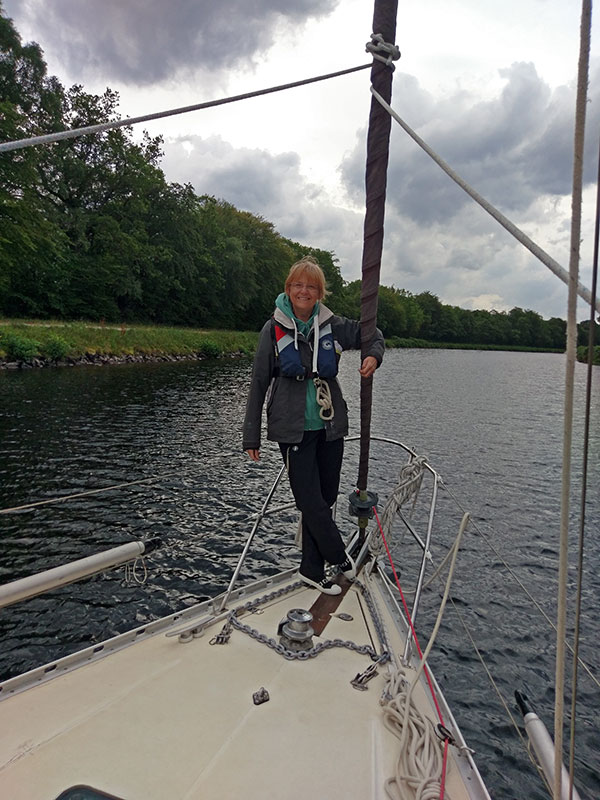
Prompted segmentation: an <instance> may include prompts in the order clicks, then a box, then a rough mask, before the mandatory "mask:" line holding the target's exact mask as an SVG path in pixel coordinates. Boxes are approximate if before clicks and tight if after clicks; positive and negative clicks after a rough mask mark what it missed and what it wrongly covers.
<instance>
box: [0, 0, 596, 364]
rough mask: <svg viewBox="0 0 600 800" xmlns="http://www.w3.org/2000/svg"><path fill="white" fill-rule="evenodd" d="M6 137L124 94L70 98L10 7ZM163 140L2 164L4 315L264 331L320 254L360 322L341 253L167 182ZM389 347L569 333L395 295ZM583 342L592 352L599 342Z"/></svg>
mask: <svg viewBox="0 0 600 800" xmlns="http://www.w3.org/2000/svg"><path fill="white" fill-rule="evenodd" d="M0 46H1V48H2V54H3V55H2V58H1V59H0V98H1V100H0V138H1V139H2V140H4V141H6V140H13V139H21V138H25V137H30V136H35V135H38V134H42V133H48V132H52V131H58V130H63V129H66V128H71V127H82V126H86V125H92V124H95V123H99V122H107V121H111V120H114V119H117V118H118V116H119V115H118V113H117V112H118V95H117V94H116V93H115V92H113V91H112V90H110V89H107V90H106V92H105V93H104V94H103V95H101V96H99V95H92V94H88V93H87V92H85V91H84V90H83V87H82V86H78V85H76V86H73V87H71V88H70V89H65V88H64V87H63V86H62V84H61V83H60V82H59V81H58V79H57V78H56V77H52V76H48V75H47V70H46V64H45V61H44V59H43V55H42V51H41V49H40V47H39V46H38V45H37V44H27V45H23V44H22V42H21V38H20V36H19V34H18V33H17V31H16V30H15V28H14V25H13V23H12V21H11V20H10V19H8V18H6V17H5V16H4V15H3V14H2V10H1V7H0ZM161 144H162V141H161V139H160V137H157V138H151V137H149V136H148V135H147V134H146V135H145V137H144V139H143V141H142V142H141V143H136V142H134V140H133V137H132V132H131V129H130V128H120V129H117V130H112V131H108V132H105V133H102V134H99V135H88V136H82V137H80V138H76V139H70V140H67V141H64V142H60V143H54V144H52V145H44V146H38V147H30V148H26V149H22V150H16V151H13V152H11V153H8V154H4V155H3V156H2V159H0V178H1V180H0V314H2V315H3V316H6V317H20V318H32V317H35V318H42V319H48V318H54V319H63V320H73V319H82V320H104V321H106V322H144V323H154V324H162V325H176V326H188V325H189V326H194V327H206V328H228V329H238V330H256V329H258V328H259V327H260V326H261V325H262V323H263V322H264V320H265V319H266V318H267V317H268V315H269V314H270V313H271V311H272V308H273V301H274V296H275V294H276V293H277V292H279V291H281V290H282V288H283V284H284V280H285V276H286V274H287V271H288V269H289V267H290V265H291V264H292V263H293V262H294V261H295V260H297V259H298V258H299V257H300V256H301V255H303V254H305V253H307V252H311V253H312V254H314V255H315V256H316V257H317V259H318V260H319V262H320V263H321V265H322V266H323V269H324V271H325V274H326V277H327V280H328V286H329V291H330V295H329V297H328V300H327V303H328V305H330V307H331V308H332V309H333V310H334V311H336V312H338V313H342V314H345V315H347V316H350V317H354V318H358V317H359V316H360V314H359V296H360V283H359V282H358V281H354V282H352V283H346V282H345V281H344V279H343V278H342V275H341V272H340V267H339V263H338V261H337V259H336V257H335V255H334V253H333V252H331V251H324V250H319V249H317V248H314V247H310V246H309V245H303V244H300V243H298V242H294V241H291V240H289V239H286V238H285V237H283V236H281V235H279V234H278V233H277V231H276V230H275V229H274V226H273V225H272V224H271V223H270V222H268V221H267V220H265V219H263V218H261V217H259V216H255V215H253V214H250V213H248V212H245V211H239V210H237V209H236V208H235V207H234V206H232V205H231V204H230V203H227V202H225V201H224V200H219V199H216V198H214V197H209V196H197V195H196V194H195V192H194V190H193V188H192V187H191V186H190V185H183V186H182V185H180V184H176V183H169V182H167V181H166V179H165V176H164V174H163V172H162V170H161V169H160V167H159V162H160V159H161V155H162V152H161ZM379 326H380V327H381V329H382V330H383V333H384V335H385V336H386V337H387V338H388V339H389V338H392V339H393V337H398V338H415V339H426V340H429V341H434V342H456V343H460V342H462V343H465V344H468V343H478V344H495V345H505V346H520V347H536V348H538V347H539V348H555V349H562V348H564V345H565V322H564V321H563V320H562V319H558V318H553V319H550V320H544V319H542V317H541V316H540V315H539V314H537V313H536V312H534V311H531V310H523V309H520V308H514V309H512V311H510V312H508V313H504V312H501V313H497V312H494V311H467V310H464V309H461V308H458V307H456V306H448V305H445V304H443V303H441V302H440V301H439V299H438V298H437V297H436V296H435V295H434V294H432V293H430V292H423V293H421V294H418V295H413V294H411V293H409V292H407V291H404V290H402V289H395V288H393V287H387V286H382V287H381V289H380V292H379ZM586 342H587V338H586V337H585V340H584V336H583V334H582V337H581V339H580V342H579V343H580V344H582V345H583V344H586Z"/></svg>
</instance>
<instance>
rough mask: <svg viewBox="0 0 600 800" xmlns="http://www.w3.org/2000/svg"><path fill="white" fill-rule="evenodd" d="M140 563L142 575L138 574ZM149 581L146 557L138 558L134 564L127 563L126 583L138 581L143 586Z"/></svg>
mask: <svg viewBox="0 0 600 800" xmlns="http://www.w3.org/2000/svg"><path fill="white" fill-rule="evenodd" d="M138 564H141V565H142V569H143V573H142V577H141V578H140V576H139V575H138ZM147 581H148V567H147V566H146V559H145V558H144V557H143V556H142V558H136V559H135V561H134V562H133V564H130V563H127V564H125V583H137V584H138V586H143V585H144V584H145V583H146V582H147Z"/></svg>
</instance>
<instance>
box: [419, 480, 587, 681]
mask: <svg viewBox="0 0 600 800" xmlns="http://www.w3.org/2000/svg"><path fill="white" fill-rule="evenodd" d="M442 485H443V487H444V489H445V490H446V491H447V492H448V494H449V495H450V497H451V498H452V499H453V501H454V502H455V503H456V505H457V506H458V508H459V509H460V510H461V511H464V508H463V506H462V504H461V503H460V501H459V499H458V498H457V497H456V495H455V494H454V493H453V492H452V491H451V490H450V489H449V488H448V486H447V485H446V484H445V483H443V484H442ZM471 525H472V526H473V528H474V529H475V530H476V531H477V533H478V534H479V535H480V536H481V538H482V539H483V541H484V542H485V543H486V544H487V546H488V547H489V548H490V550H491V551H492V552H493V553H494V555H495V556H496V557H497V559H498V560H499V561H500V563H501V564H502V566H503V567H504V568H505V569H506V571H507V572H508V574H509V575H510V576H511V578H512V579H513V580H514V582H515V583H516V584H517V586H519V588H520V589H522V590H523V593H524V594H525V595H526V596H527V597H528V598H529V599H530V600H531V602H532V603H533V605H534V606H535V607H536V609H537V610H538V611H539V613H540V614H541V616H542V617H543V618H544V619H545V620H546V622H547V623H548V625H549V626H550V627H551V628H552V630H553V631H554V632H555V633H556V625H555V624H554V622H553V621H552V620H551V619H550V617H549V616H548V614H546V612H545V611H544V609H543V608H542V606H541V605H540V604H539V603H538V601H537V600H536V599H535V597H534V596H533V595H532V594H531V592H530V591H529V590H528V589H527V587H526V586H525V584H524V583H523V581H522V580H521V579H520V578H519V576H518V575H517V574H516V573H515V571H514V570H513V568H512V567H511V566H510V564H509V563H508V562H507V561H506V559H505V558H504V556H503V555H502V553H501V552H500V551H499V550H498V548H497V547H495V546H494V545H493V544H492V542H491V541H490V540H489V538H488V537H487V535H486V533H485V531H484V530H483V529H482V528H481V527H480V526H479V525H478V524H477V522H475V521H474V520H471ZM451 552H452V549H450V551H449V553H451ZM447 559H448V553H447V554H446V555H445V556H444V561H446V560H447ZM440 566H441V565H440ZM439 571H440V567H438V569H437V570H436V572H439ZM435 574H436V573H434V575H435ZM432 577H433V576H432ZM430 583H431V580H429V581H428V582H427V585H429V584H430ZM565 645H566V647H567V649H568V650H569V651H570V652H571V653H574V652H575V651H574V649H573V648H572V647H571V645H570V644H569V643H568V642H567V641H565ZM577 663H578V664H579V666H580V667H582V668H583V669H584V670H585V672H586V673H587V675H588V677H589V678H590V679H591V680H592V681H593V682H594V683H595V684H596V686H597V687H598V688H599V689H600V681H599V680H598V678H596V676H595V675H594V673H593V672H592V671H591V669H590V668H589V666H588V665H587V664H586V663H585V661H582V659H581V658H579V657H578V658H577Z"/></svg>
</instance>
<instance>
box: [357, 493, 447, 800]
mask: <svg viewBox="0 0 600 800" xmlns="http://www.w3.org/2000/svg"><path fill="white" fill-rule="evenodd" d="M373 513H374V514H375V519H376V520H377V525H378V526H379V532H380V533H381V538H382V540H383V544H384V545H385V550H386V553H387V556H388V560H389V562H390V566H391V568H392V572H393V574H394V579H395V581H396V586H397V587H398V591H399V592H400V598H401V600H402V605H403V606H404V613H405V614H406V619H407V620H408V624H409V627H410V630H411V632H412V635H413V639H414V641H415V645H416V648H417V652H418V653H419V657H420V658H421V660H423V651H422V650H421V646H420V644H419V640H418V638H417V632H416V631H415V627H414V625H413V621H412V617H411V615H410V611H409V610H408V605H407V603H406V600H405V598H404V592H403V591H402V586H400V579H399V578H398V574H397V573H396V567H395V566H394V559H393V558H392V554H391V552H390V548H389V547H388V543H387V539H386V538H385V533H384V532H383V528H382V527H381V522H380V521H379V515H378V514H377V509H376V508H375V506H373ZM423 671H424V673H425V677H426V678H427V683H428V685H429V691H430V692H431V697H432V699H433V703H434V705H435V709H436V711H437V715H438V719H439V721H440V724H441V725H444V718H443V716H442V711H441V709H440V706H439V703H438V701H437V697H436V694H435V690H434V688H433V683H432V681H431V676H430V674H429V669H428V667H427V664H425V663H423ZM447 763H448V739H444V757H443V764H442V780H441V782H440V800H444V792H445V785H446V767H447Z"/></svg>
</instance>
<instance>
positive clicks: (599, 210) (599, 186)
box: [569, 145, 600, 775]
mask: <svg viewBox="0 0 600 800" xmlns="http://www.w3.org/2000/svg"><path fill="white" fill-rule="evenodd" d="M599 216H600V145H599V152H598V173H597V177H596V225H595V230H594V260H593V269H592V297H594V298H595V297H596V289H597V286H598V242H599V240H600V218H599ZM594 317H595V314H594V309H593V307H590V329H589V331H588V362H587V376H586V385H585V414H584V430H583V465H582V470H581V505H580V509H581V510H580V517H579V541H578V554H577V589H576V595H575V597H576V600H575V632H574V636H573V645H574V652H573V676H572V680H571V731H570V741H569V774H570V775H573V774H574V767H575V722H576V718H577V684H578V672H577V664H578V660H579V640H580V635H581V596H582V592H583V551H584V542H585V507H586V500H587V481H588V462H589V449H590V417H591V402H592V374H593V370H592V365H593V363H594V341H595V327H596V320H595V319H594Z"/></svg>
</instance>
